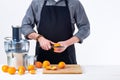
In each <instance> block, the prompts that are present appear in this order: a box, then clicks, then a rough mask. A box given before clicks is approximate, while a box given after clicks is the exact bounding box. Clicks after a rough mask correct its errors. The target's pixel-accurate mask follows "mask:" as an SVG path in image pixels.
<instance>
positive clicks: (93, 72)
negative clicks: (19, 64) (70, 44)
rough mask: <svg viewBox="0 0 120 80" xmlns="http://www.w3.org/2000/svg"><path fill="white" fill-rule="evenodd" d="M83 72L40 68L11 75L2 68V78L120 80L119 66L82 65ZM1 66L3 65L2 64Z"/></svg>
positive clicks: (23, 79) (4, 79)
mask: <svg viewBox="0 0 120 80" xmlns="http://www.w3.org/2000/svg"><path fill="white" fill-rule="evenodd" d="M81 67H82V70H83V74H42V69H38V70H37V73H36V74H35V75H31V74H29V73H27V72H26V74H24V75H18V74H17V73H16V74H15V75H9V74H8V73H3V72H2V70H0V80H120V65H119V66H112V65H110V66H95V65H87V66H81ZM0 68H1V66H0Z"/></svg>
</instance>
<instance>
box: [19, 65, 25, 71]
mask: <svg viewBox="0 0 120 80" xmlns="http://www.w3.org/2000/svg"><path fill="white" fill-rule="evenodd" d="M21 69H22V70H24V71H25V70H26V69H25V67H24V66H19V67H18V71H19V70H21Z"/></svg>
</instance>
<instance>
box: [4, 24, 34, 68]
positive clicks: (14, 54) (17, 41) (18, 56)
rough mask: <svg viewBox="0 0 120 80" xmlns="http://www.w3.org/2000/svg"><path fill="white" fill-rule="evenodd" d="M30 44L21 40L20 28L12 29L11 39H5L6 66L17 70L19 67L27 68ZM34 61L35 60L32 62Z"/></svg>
mask: <svg viewBox="0 0 120 80" xmlns="http://www.w3.org/2000/svg"><path fill="white" fill-rule="evenodd" d="M29 46H30V43H29V41H28V40H26V39H22V37H21V31H20V27H18V26H17V27H12V38H10V37H5V41H4V48H5V52H6V55H7V64H8V65H9V66H14V67H15V68H16V69H18V67H19V66H24V67H25V68H27V66H28V65H29V64H34V62H31V63H30V61H29V60H30V56H28V55H27V54H28V51H29ZM31 57H33V59H35V58H34V56H31ZM33 61H35V60H33Z"/></svg>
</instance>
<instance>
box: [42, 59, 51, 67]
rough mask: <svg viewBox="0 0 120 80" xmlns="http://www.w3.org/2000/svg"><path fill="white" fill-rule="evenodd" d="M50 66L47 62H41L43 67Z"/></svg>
mask: <svg viewBox="0 0 120 80" xmlns="http://www.w3.org/2000/svg"><path fill="white" fill-rule="evenodd" d="M46 66H50V62H49V61H48V60H45V61H43V67H44V68H45V67H46Z"/></svg>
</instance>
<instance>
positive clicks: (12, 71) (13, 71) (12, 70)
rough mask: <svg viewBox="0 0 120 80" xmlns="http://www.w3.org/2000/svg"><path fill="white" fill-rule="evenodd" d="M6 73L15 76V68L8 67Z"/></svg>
mask: <svg viewBox="0 0 120 80" xmlns="http://www.w3.org/2000/svg"><path fill="white" fill-rule="evenodd" d="M8 73H9V74H11V75H13V74H15V73H16V68H15V67H9V68H8Z"/></svg>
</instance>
